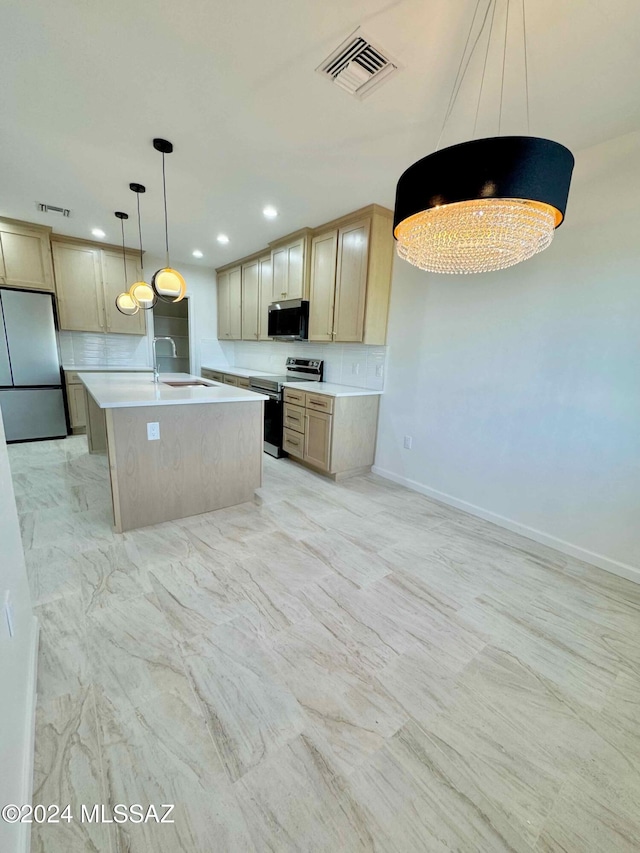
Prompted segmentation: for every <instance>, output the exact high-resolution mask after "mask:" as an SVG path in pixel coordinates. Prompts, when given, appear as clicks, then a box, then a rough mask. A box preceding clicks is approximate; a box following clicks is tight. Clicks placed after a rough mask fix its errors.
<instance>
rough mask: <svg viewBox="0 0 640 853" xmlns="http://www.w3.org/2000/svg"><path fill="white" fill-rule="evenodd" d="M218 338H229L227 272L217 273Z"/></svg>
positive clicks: (223, 339) (222, 339)
mask: <svg viewBox="0 0 640 853" xmlns="http://www.w3.org/2000/svg"><path fill="white" fill-rule="evenodd" d="M217 290H218V340H219V341H225V340H228V338H229V273H228V272H221V273H218V278H217Z"/></svg>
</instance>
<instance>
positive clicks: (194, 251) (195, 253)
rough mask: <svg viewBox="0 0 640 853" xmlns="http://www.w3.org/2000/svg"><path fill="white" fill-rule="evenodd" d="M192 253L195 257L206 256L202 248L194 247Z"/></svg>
mask: <svg viewBox="0 0 640 853" xmlns="http://www.w3.org/2000/svg"><path fill="white" fill-rule="evenodd" d="M191 254H192V255H193V257H194V258H204V255H203V254H202V252H201V251H200V249H194V250H193V252H191Z"/></svg>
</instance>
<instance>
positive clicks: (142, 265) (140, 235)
mask: <svg viewBox="0 0 640 853" xmlns="http://www.w3.org/2000/svg"><path fill="white" fill-rule="evenodd" d="M136 198H137V200H138V239H139V241H140V278H141V279H144V260H143V253H142V225H141V224H140V193H136Z"/></svg>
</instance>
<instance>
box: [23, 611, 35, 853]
mask: <svg viewBox="0 0 640 853" xmlns="http://www.w3.org/2000/svg"><path fill="white" fill-rule="evenodd" d="M33 621H34V627H33V636H32V639H31V644H32V646H31V655H30V657H29V659H30V672H29V688H28V691H27V705H26V708H25V719H27V720H29V725H28V726H27V730H26V738H27V742H26V744H25V748H24V767H23V777H22V779H23V786H24V787H23V797H22V800H21V802H22V803H30V802H31V800H32V798H33V758H34V745H35V737H36V705H37V698H38V691H37V688H38V644H39V641H40V623H39V622H38V620H37V619H36V617H35V616H34V617H33ZM20 826H21V829H22V835H21V837H20V840H19V847H18V850H19V851H20V853H29V850H30V849H31V825H30V824H28V823H23V824H21V825H20Z"/></svg>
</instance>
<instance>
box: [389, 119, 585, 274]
mask: <svg viewBox="0 0 640 853" xmlns="http://www.w3.org/2000/svg"><path fill="white" fill-rule="evenodd" d="M573 165H574V158H573V155H572V154H571V152H570V151H569V150H568V149H567V148H565V147H564V145H560V144H559V143H557V142H553V141H551V140H550V139H539V138H537V137H532V136H501V137H492V138H489V139H477V140H473V141H471V142H463V143H461V144H460V145H453V146H451V147H450V148H443V149H442V150H441V151H436V152H435V153H434V154H430V155H429V156H428V157H424V158H423V159H422V160H418V162H417V163H414V164H413V166H410V167H409V168H408V169H407V170H406V172H404V174H403V175H402V176H401V177H400V180H399V181H398V187H397V191H396V206H395V213H394V221H393V234H394V237H395V239H396V241H397V251H398V255H399V256H400V257H401V258H404V259H405V260H407V261H409V263H411V264H413V265H414V266H417V267H420V269H424V270H427V271H429V272H438V273H477V272H490V271H493V270H499V269H504V268H505V267H510V266H513V265H514V264H518V263H520V262H521V261H524V260H527V258H530V257H532V256H533V255H535V254H536V253H537V252H541V251H543V250H544V249H546V248H547V247H548V246H549V245H550V243H551V241H552V239H553V235H554V232H555V229H556V228H557V227H558V226H559V225H561V223H562V221H563V219H564V214H565V210H566V206H567V198H568V195H569V186H570V183H571V174H572V171H573Z"/></svg>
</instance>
